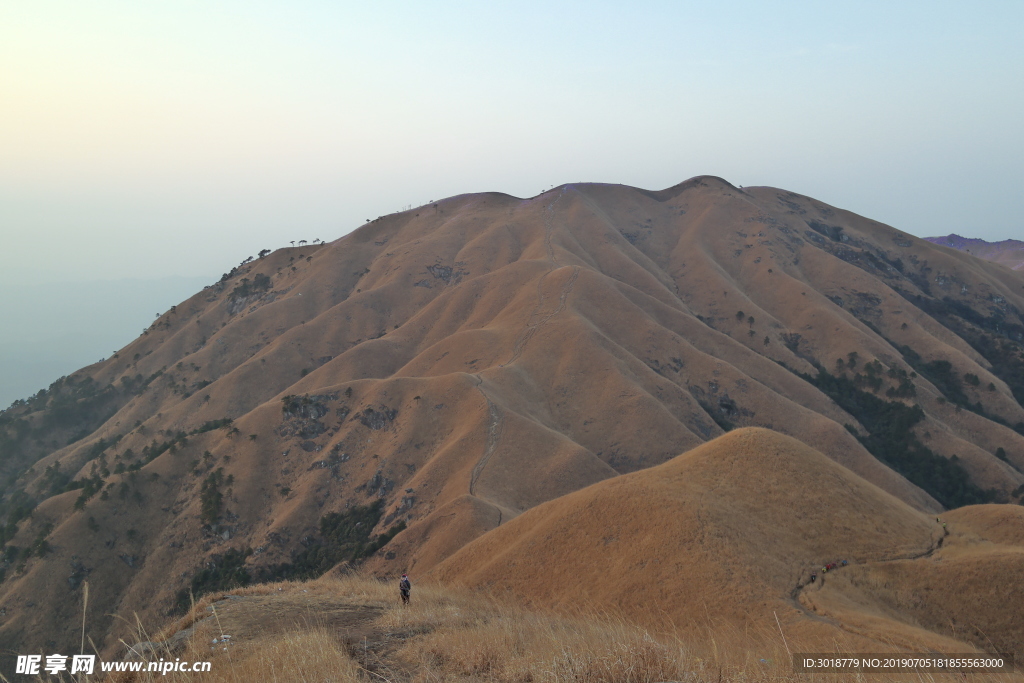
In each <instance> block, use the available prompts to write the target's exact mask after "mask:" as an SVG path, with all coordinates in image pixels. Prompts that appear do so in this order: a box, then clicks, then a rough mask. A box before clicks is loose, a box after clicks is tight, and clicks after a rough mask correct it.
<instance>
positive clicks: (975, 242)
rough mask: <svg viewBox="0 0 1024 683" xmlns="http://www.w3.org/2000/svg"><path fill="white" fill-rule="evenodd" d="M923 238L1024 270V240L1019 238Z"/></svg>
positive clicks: (949, 236)
mask: <svg viewBox="0 0 1024 683" xmlns="http://www.w3.org/2000/svg"><path fill="white" fill-rule="evenodd" d="M925 239H926V240H928V241H929V242H931V243H932V244H941V245H942V246H944V247H952V248H953V249H957V250H959V251H965V252H967V253H968V254H972V255H974V256H977V257H978V258H980V259H985V260H986V261H992V262H994V263H1001V264H1002V265H1004V266H1006V267H1007V268H1011V269H1013V270H1024V242H1021V241H1020V240H1003V241H1001V242H986V241H985V240H982V239H977V238H971V237H961V236H960V235H956V234H952V235H946V236H945V237H925Z"/></svg>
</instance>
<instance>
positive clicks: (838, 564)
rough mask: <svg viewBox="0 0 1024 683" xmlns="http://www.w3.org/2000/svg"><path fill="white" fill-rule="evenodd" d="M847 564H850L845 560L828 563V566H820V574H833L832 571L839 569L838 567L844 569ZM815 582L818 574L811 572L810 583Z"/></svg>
mask: <svg viewBox="0 0 1024 683" xmlns="http://www.w3.org/2000/svg"><path fill="white" fill-rule="evenodd" d="M848 564H850V563H849V562H848V561H847V560H838V561H837V562H829V563H828V564H825V565H822V567H821V573H822V574H828V573H829V572H833V571H835V570H837V569H839V568H840V567H845V566H846V565H848ZM817 580H818V572H811V583H814V582H815V581H817Z"/></svg>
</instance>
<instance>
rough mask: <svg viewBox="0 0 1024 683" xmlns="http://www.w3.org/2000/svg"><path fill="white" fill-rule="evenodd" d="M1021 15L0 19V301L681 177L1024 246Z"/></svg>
mask: <svg viewBox="0 0 1024 683" xmlns="http://www.w3.org/2000/svg"><path fill="white" fill-rule="evenodd" d="M1022 29H1024V3H1022V2H1019V1H1014V2H980V3H978V2H975V3H966V2H956V3H953V2H902V3H892V2H884V3H882V2H856V3H838V2H775V3H766V2H745V1H739V0H737V1H734V2H731V3H708V2H699V3H696V2H675V3H657V2H649V3H640V2H628V3H627V2H621V3H607V2H593V1H589V2H562V3H551V2H519V3H515V4H499V3H482V2H475V3H468V2H437V3H400V2H376V3H366V2H360V3H342V2H306V3H284V2H278V3H271V2H251V1H247V2H219V3H209V2H188V1H176V2H173V3H146V2H102V1H95V2H88V3H82V2H47V1H46V0H34V1H33V2H17V1H15V0H7V1H3V0H0V233H2V236H3V249H2V252H0V253H2V254H3V255H4V256H5V257H6V258H4V268H3V269H2V270H0V284H3V283H4V282H8V281H11V280H15V279H17V280H21V281H23V282H24V281H29V282H34V281H42V280H47V279H51V280H52V279H61V280H67V279H117V278H125V277H164V276H202V277H210V278H215V277H217V276H219V274H220V273H221V272H223V271H225V270H227V269H228V268H230V266H232V265H234V264H236V263H237V262H238V261H240V260H241V259H243V258H244V257H246V256H248V255H250V254H253V253H255V252H256V251H257V250H258V249H260V248H262V247H278V246H282V245H284V244H286V243H287V242H288V241H289V240H292V239H300V238H302V239H309V240H312V239H313V238H322V239H325V240H331V239H334V238H336V237H338V236H340V235H342V234H344V233H346V232H348V231H349V230H351V229H353V228H354V227H357V226H358V225H360V224H361V223H362V222H363V221H364V219H365V218H372V217H376V216H378V215H380V214H385V213H390V212H392V211H395V210H398V209H399V208H400V207H402V206H403V205H407V204H414V205H415V204H419V203H422V202H425V201H427V200H429V199H437V198H439V197H442V196H448V195H453V194H459V193H463V192H474V191H484V190H497V191H502V192H508V193H510V194H514V195H518V196H530V195H533V194H536V193H537V192H538V191H540V190H541V189H544V188H547V187H549V186H551V185H554V184H560V183H563V182H576V181H601V182H619V183H626V184H630V185H636V186H640V187H645V188H650V189H660V188H663V187H667V186H670V185H673V184H675V183H677V182H679V181H681V180H684V179H686V178H688V177H691V176H694V175H698V174H704V173H707V174H714V175H720V176H723V177H725V178H726V179H728V180H730V181H732V182H733V183H737V184H743V185H774V186H779V187H784V188H786V189H790V190H793V191H796V192H800V193H803V194H808V195H811V196H814V197H816V198H819V199H821V200H823V201H826V202H829V203H831V204H835V205H837V206H840V207H843V208H846V209H850V210H852V211H856V212H858V213H861V214H864V215H867V216H869V217H872V218H876V219H878V220H882V221H884V222H887V223H890V224H892V225H895V226H896V227H898V228H901V229H904V230H907V231H909V232H912V233H914V234H918V235H931V234H945V233H948V232H954V231H955V232H959V233H962V234H966V235H971V236H978V237H984V238H986V239H1002V238H1007V237H1018V238H1019V237H1022V236H1024V221H1022V219H1021V214H1022V204H1024V191H1022V184H1024V163H1022V159H1024V132H1022V127H1021V122H1022V121H1024V86H1022V84H1024V36H1022V32H1024V30H1022Z"/></svg>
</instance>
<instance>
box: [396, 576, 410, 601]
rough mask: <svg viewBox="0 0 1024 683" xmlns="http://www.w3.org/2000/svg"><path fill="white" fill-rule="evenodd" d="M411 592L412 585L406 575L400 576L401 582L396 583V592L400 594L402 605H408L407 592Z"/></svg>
mask: <svg viewBox="0 0 1024 683" xmlns="http://www.w3.org/2000/svg"><path fill="white" fill-rule="evenodd" d="M411 590H412V583H411V582H410V581H409V575H408V574H402V580H401V581H399V582H398V591H399V592H400V593H401V594H402V604H403V605H408V604H409V591H411Z"/></svg>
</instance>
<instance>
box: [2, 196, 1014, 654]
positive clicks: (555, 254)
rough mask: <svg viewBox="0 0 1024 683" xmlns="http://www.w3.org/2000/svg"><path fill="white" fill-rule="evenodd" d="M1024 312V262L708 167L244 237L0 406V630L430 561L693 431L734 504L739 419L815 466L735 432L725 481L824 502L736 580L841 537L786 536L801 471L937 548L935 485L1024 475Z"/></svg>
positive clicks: (793, 569)
mask: <svg viewBox="0 0 1024 683" xmlns="http://www.w3.org/2000/svg"><path fill="white" fill-rule="evenodd" d="M1022 311H1024V275H1022V274H1021V273H1019V272H1014V271H1012V270H1009V269H1006V268H1002V267H999V266H996V265H993V264H991V263H988V262H986V261H983V260H980V259H978V258H975V257H973V256H972V255H969V254H966V253H962V252H958V251H954V250H951V249H948V248H946V247H941V246H937V245H934V244H931V243H929V242H927V241H925V240H920V239H917V238H914V237H912V236H910V235H908V234H906V233H903V232H900V231H899V230H896V229H894V228H891V227H889V226H886V225H883V224H881V223H877V222H875V221H871V220H869V219H866V218H863V217H861V216H857V215H855V214H852V213H849V212H847V211H843V210H841V209H837V208H834V207H830V206H827V205H825V204H823V203H821V202H818V201H816V200H814V199H811V198H809V197H805V196H802V195H798V194H795V193H792V192H788V191H785V190H780V189H776V188H769V187H757V188H743V189H740V188H736V187H734V186H732V185H731V184H729V183H728V182H726V181H724V180H722V179H719V178H714V177H708V176H704V177H698V178H693V179H691V180H688V181H686V182H684V183H681V184H679V185H676V186H674V187H671V188H668V189H665V190H661V191H649V190H643V189H637V188H632V187H626V186H622V185H604V184H572V185H564V186H561V187H558V188H555V189H553V190H551V191H548V192H545V193H543V194H541V195H538V196H536V197H532V198H525V199H521V198H516V197H510V196H508V195H503V194H498V193H484V194H471V195H460V196H457V197H452V198H449V199H445V200H442V201H438V202H435V203H431V204H428V205H424V206H420V207H417V208H415V209H412V210H409V211H405V212H402V213H398V214H392V215H389V216H385V217H381V218H378V219H377V220H374V221H371V222H369V223H367V224H366V225H364V226H362V227H360V228H358V229H357V230H355V231H354V232H352V233H351V234H349V235H347V236H345V237H343V238H341V239H339V240H336V241H335V242H332V243H330V244H300V245H299V246H296V247H293V248H287V249H280V250H277V251H274V252H272V253H266V254H263V255H262V257H258V258H253V259H251V260H250V259H247V260H246V261H245V262H244V263H242V264H240V265H239V266H238V267H237V268H234V269H232V271H231V272H229V273H225V275H224V277H223V278H222V279H221V280H220V281H219V282H217V283H215V284H214V285H212V286H210V287H207V288H204V289H203V290H201V291H198V292H196V293H195V294H194V295H193V296H191V297H189V298H188V299H186V300H184V301H182V302H181V303H178V304H177V305H176V306H172V307H171V308H170V310H168V311H166V312H164V313H162V314H161V315H160V316H159V317H158V318H157V319H156V320H155V321H153V322H152V324H151V325H150V326H149V327H147V328H146V330H145V331H144V332H143V333H142V334H141V335H140V336H139V337H137V338H136V339H135V340H134V341H132V342H131V343H129V344H128V345H126V346H124V347H123V348H121V349H120V350H118V351H117V353H115V354H113V355H111V356H108V357H106V359H105V360H103V361H102V362H98V363H95V364H93V365H89V366H87V367H84V368H82V369H81V370H79V371H77V372H74V373H72V374H71V375H69V376H68V377H67V378H66V379H64V380H62V381H60V382H57V383H54V384H53V385H52V386H51V387H50V388H48V389H47V390H46V391H44V392H40V393H39V394H36V395H34V396H33V397H31V398H30V399H27V400H23V401H18V402H16V403H15V405H13V406H12V407H11V408H9V409H7V410H5V411H3V412H2V413H0V484H2V496H0V520H2V524H0V532H2V539H0V540H2V542H3V544H4V546H5V550H4V551H3V553H2V554H0V569H2V570H3V572H4V576H5V578H4V580H3V582H2V583H0V609H2V610H4V611H3V614H4V615H5V616H3V618H2V619H0V645H2V646H3V647H6V648H9V649H11V650H17V651H29V650H32V651H36V650H38V649H39V648H41V647H43V646H44V644H46V643H55V645H53V646H52V647H54V648H55V650H54V651H62V648H64V647H67V648H69V649H70V648H71V647H77V646H78V643H79V642H80V637H81V633H80V628H81V626H80V624H81V617H82V614H81V611H80V610H81V607H80V605H81V600H80V597H81V595H80V593H81V591H82V590H83V589H82V586H83V584H84V583H85V582H88V583H89V585H90V592H89V614H88V615H87V616H88V619H89V628H90V634H91V635H92V637H93V639H94V640H95V641H96V643H97V645H98V646H99V647H100V648H101V649H103V650H104V651H113V650H116V648H118V647H119V642H118V639H119V638H121V637H125V638H128V637H129V634H128V631H129V630H130V629H131V627H132V626H133V625H134V624H135V617H134V615H135V614H138V615H139V618H140V619H142V620H143V622H144V623H147V624H149V623H162V622H164V621H166V619H167V618H168V617H169V616H170V615H173V614H177V613H180V612H181V611H182V610H184V609H186V608H187V606H188V604H189V601H190V593H192V594H202V593H204V592H208V591H212V590H218V589H223V588H225V587H228V586H232V585H240V584H246V583H250V582H254V581H260V580H272V579H303V578H310V577H314V576H319V575H321V574H322V573H323V572H325V571H327V570H328V569H330V568H331V567H335V566H338V567H341V568H344V567H349V568H352V567H360V568H361V570H362V571H364V572H368V573H375V574H379V575H393V574H395V573H400V572H401V571H402V570H404V569H412V570H413V571H415V572H416V573H417V575H422V574H424V573H426V572H428V571H430V570H432V569H434V568H435V567H439V566H442V565H443V563H445V562H446V561H448V560H449V559H450V558H453V557H456V556H458V554H459V553H460V552H461V550H460V549H465V551H466V552H469V551H470V549H471V547H472V546H467V544H471V543H472V542H474V541H475V540H476V539H481V542H483V539H484V538H486V536H485V535H486V534H489V533H493V530H495V529H498V531H500V532H504V527H505V526H506V525H508V524H509V523H510V521H515V520H516V518H518V517H519V516H520V515H524V520H528V519H531V518H530V517H526V516H525V515H528V514H531V513H530V511H532V510H533V509H534V508H537V506H539V505H541V504H543V503H547V502H549V501H555V502H556V503H557V502H558V500H559V499H561V500H563V501H564V500H568V499H567V498H563V497H565V496H567V495H569V494H574V492H580V493H582V491H581V490H582V489H586V487H588V486H592V485H595V484H597V485H599V486H601V487H608V488H609V489H611V488H614V486H613V485H616V486H617V485H618V484H617V481H618V479H619V478H622V480H623V484H622V485H623V486H626V485H627V484H628V482H629V481H639V480H642V477H638V478H637V479H634V480H629V479H625V478H624V477H622V475H628V474H630V473H638V474H645V473H646V471H650V472H652V473H653V472H655V471H657V472H667V471H669V470H671V469H672V468H673V467H675V466H676V465H677V462H679V463H685V462H687V457H688V455H687V454H692V455H693V457H694V458H701V459H702V460H701V461H702V462H703V463H704V464H703V465H702V466H701V468H699V471H696V470H695V471H694V472H693V473H692V477H693V478H694V481H706V482H715V483H711V484H708V487H707V488H706V489H704V490H706V491H707V492H708V493H707V496H706V500H705V503H707V504H708V505H711V504H712V503H713V504H715V505H716V506H726V505H727V504H728V501H727V500H726V499H725V498H716V496H717V495H718V494H713V493H712V492H711V491H712V489H711V487H712V486H714V485H717V481H718V479H716V477H717V476H718V475H716V474H715V472H714V467H713V466H712V465H713V462H714V460H715V457H718V456H717V455H716V456H714V457H712V455H708V454H709V453H710V454H716V453H718V452H719V451H716V450H714V449H712V450H710V451H709V450H700V449H701V447H702V446H703V445H704V444H707V443H708V442H711V441H713V440H714V439H716V438H718V437H721V436H722V435H724V434H726V433H727V432H730V431H732V430H739V429H740V428H746V427H755V428H760V429H762V430H769V431H770V432H776V433H778V434H781V435H784V436H786V437H789V438H790V439H795V440H797V441H798V442H800V444H802V446H801V447H800V448H797V449H796V450H795V451H794V452H795V453H797V454H798V456H794V457H799V458H800V459H799V461H798V462H799V463H802V465H801V467H802V468H803V469H804V470H806V471H807V476H806V477H797V476H795V474H793V475H792V476H789V477H781V478H780V477H779V476H775V475H777V474H779V473H782V472H792V470H791V469H785V468H783V469H780V470H779V473H774V474H773V473H771V472H769V471H768V470H766V467H767V466H766V465H765V463H764V462H763V460H761V459H759V458H763V455H758V456H756V457H755V456H751V460H750V462H751V468H750V477H751V480H750V481H749V482H745V483H742V482H741V483H736V482H735V481H734V479H735V472H736V471H737V468H739V469H742V462H740V461H736V460H734V459H732V458H733V456H731V455H728V454H725V455H722V456H721V457H722V462H723V471H722V472H721V478H722V479H721V480H722V486H723V487H724V488H723V489H722V492H721V493H723V495H724V492H725V491H726V490H732V491H734V494H733V495H734V496H742V497H744V498H745V500H743V501H737V505H739V504H742V505H744V506H750V509H751V510H755V511H756V510H774V509H776V508H775V507H772V506H774V505H777V504H779V502H780V501H781V502H784V503H785V504H786V505H791V506H792V509H793V511H794V514H795V511H803V512H802V514H805V516H807V519H808V520H809V521H806V522H801V523H800V524H799V525H796V526H793V527H792V529H795V530H796V531H793V532H786V533H787V534H789V535H786V536H780V537H775V536H771V538H773V539H775V542H777V543H780V544H786V543H791V544H792V547H791V548H788V549H787V548H784V547H783V548H777V549H776V548H773V549H772V550H773V552H775V551H776V550H778V552H779V554H778V555H777V556H775V555H773V558H774V559H772V560H771V563H770V565H771V566H770V567H766V572H768V571H769V570H770V572H769V574H770V577H769V578H770V581H769V583H768V584H766V585H768V586H769V588H770V590H769V588H764V587H763V586H761V587H758V586H754V585H753V584H751V588H750V589H749V590H750V591H751V595H754V594H755V593H756V594H757V595H762V596H768V595H775V594H776V593H772V591H777V589H778V587H779V586H782V585H789V583H785V582H783V583H778V581H781V578H785V579H786V581H789V580H790V579H794V580H795V577H796V576H797V575H798V574H799V573H800V572H803V571H804V570H805V569H806V568H807V567H808V566H809V565H808V563H811V562H817V561H819V559H820V556H821V554H822V553H824V552H825V551H826V550H828V552H829V553H830V554H831V553H832V552H833V550H834V551H835V552H836V553H843V554H845V552H844V551H843V550H842V548H841V547H839V546H836V545H835V544H834V542H833V540H829V539H817V540H815V539H814V538H805V539H803V540H801V539H800V538H799V536H800V534H803V533H804V531H806V529H807V528H810V527H813V526H814V520H813V518H812V517H811V516H812V515H815V514H819V512H820V508H819V507H816V506H813V505H811V506H809V507H802V506H801V505H803V503H801V502H800V501H805V502H806V501H809V500H811V499H810V498H809V496H811V495H812V494H813V495H814V496H822V497H823V499H829V498H832V499H835V500H844V501H847V500H849V501H852V502H850V503H849V504H850V505H856V506H860V507H857V509H858V510H859V509H861V508H862V507H864V506H867V507H871V506H872V505H876V506H882V507H881V508H879V509H886V510H890V512H891V514H888V513H887V516H886V519H887V521H886V523H888V524H891V525H892V529H890V530H884V529H883V530H878V531H877V533H876V529H875V527H874V526H871V527H866V526H864V524H875V523H876V522H878V523H881V522H879V521H878V520H880V519H881V518H877V519H876V518H875V517H870V516H868V517H864V518H863V519H862V523H861V524H858V525H854V526H851V527H850V533H851V534H854V535H856V537H851V538H849V539H842V543H843V544H844V546H843V547H848V548H851V549H861V550H863V554H864V557H868V556H873V555H871V554H870V553H868V551H869V550H872V549H873V548H876V546H878V545H879V544H883V545H884V544H885V543H889V542H890V541H891V542H892V543H893V544H902V545H901V547H906V548H909V549H915V548H919V547H925V546H926V545H927V543H928V537H927V536H928V534H929V533H931V531H929V529H930V527H929V526H928V525H927V524H925V523H926V522H927V521H928V520H929V519H931V518H933V517H934V516H935V515H936V514H942V512H943V510H944V509H947V508H959V507H962V506H965V505H978V504H998V503H1013V504H1016V503H1019V502H1020V501H1021V500H1022V497H1024V474H1022V471H1024V408H1022V404H1024V348H1022V346H1021V342H1022V340H1024V319H1022V315H1024V314H1022ZM757 433H762V432H757ZM743 434H747V432H745V431H744V432H741V433H740V435H739V436H743ZM744 438H746V437H744ZM759 438H760V437H759ZM766 438H767V437H766ZM725 443H729V442H728V441H726V442H725ZM787 443H790V441H789V440H787ZM709 447H710V446H709ZM787 448H788V447H787ZM680 454H684V455H683V456H682V459H681V460H680V459H679V458H678V457H677V456H679V455H680ZM801 454H802V455H801ZM812 454H813V455H812ZM826 459H827V460H826ZM666 463H667V465H666V468H667V469H666V470H660V469H657V470H651V469H650V468H657V467H658V466H660V465H663V464H666ZM726 464H728V467H729V469H728V472H731V473H732V474H731V475H730V477H731V479H730V478H728V477H726V473H727V470H726V469H725V465H726ZM791 465H792V463H790V466H791ZM641 470H644V471H645V472H641ZM769 475H772V476H769ZM652 476H653V475H652ZM688 476H689V475H688ZM755 478H757V479H758V480H764V481H765V482H768V481H771V482H772V487H773V489H772V491H771V494H772V496H774V497H775V500H774V502H773V501H772V500H768V499H763V498H758V497H753V496H754V495H755V493H757V494H758V495H760V489H761V487H759V486H758V482H757V480H755ZM608 480H612V481H608ZM808 482H810V483H812V484H813V482H818V484H817V485H818V486H819V488H820V489H821V490H820V491H817V492H815V491H813V490H812V491H805V490H804V488H803V487H804V486H805V485H806V484H807V483H808ZM780 487H781V488H780ZM830 487H831V488H833V489H834V490H829V489H830ZM850 487H852V493H851V489H850ZM602 490H603V489H602ZM865 491H869V492H870V493H865ZM587 495H589V494H587ZM747 496H750V498H749V499H746V497H747ZM851 496H852V497H851ZM815 499H816V498H815ZM558 504H559V505H562V503H558ZM680 504H683V503H680ZM691 504H695V503H693V502H692V501H691V502H687V503H685V505H691ZM759 505H761V506H762V507H758V506H759ZM765 505H767V506H768V507H763V506H765ZM844 505H846V503H844ZM538 509H539V508H538ZM687 509H688V510H689V508H687ZM716 509H717V508H716ZM538 514H539V513H538ZM709 514H710V513H709ZM716 514H718V512H716ZM722 514H723V515H724V514H725V513H724V512H722ZM751 514H754V513H751ZM758 514H760V513H758ZM764 514H768V513H767V512H765V513H764ZM772 514H774V513H772ZM865 514H868V513H865ZM701 515H702V517H701V519H703V512H702V513H701ZM532 519H536V518H532ZM723 519H724V518H723ZM819 519H820V524H821V525H823V527H822V528H826V527H830V525H832V524H833V523H834V522H835V517H834V516H832V514H831V512H829V514H825V513H824V512H821V516H820V518H819ZM858 519H861V518H858ZM690 521H692V520H690ZM726 521H727V520H726ZM687 523H689V522H687ZM524 524H525V521H524ZM510 528H511V527H510ZM708 528H709V529H710V528H711V527H708ZM656 531H657V530H652V534H654V535H655V536H657V533H656ZM861 531H863V533H861ZM869 532H870V533H869ZM509 533H511V532H509ZM595 533H596V532H595ZM688 533H689V532H688ZM694 533H696V532H694ZM708 533H710V531H709V532H708ZM722 533H725V532H722ZM730 533H731V532H730ZM780 533H781V531H780ZM794 534H796V535H795V536H794ZM922 534H923V535H922ZM766 538H767V537H766ZM779 539H781V540H779ZM786 539H790V540H786ZM507 540H508V543H509V544H512V543H514V542H515V541H514V539H512V538H511V537H510V538H508V539H507ZM740 540H742V539H740ZM839 540H840V539H838V538H837V539H836V540H835V543H838V542H839ZM819 541H820V542H819ZM552 542H553V543H556V542H558V543H561V542H563V539H558V538H555V539H552ZM710 542H711V541H710V540H709V543H710ZM721 542H722V543H725V541H724V540H723V541H721ZM621 543H623V541H622V540H621V539H620V544H621ZM715 543H716V544H719V545H713V547H716V548H717V547H720V545H721V544H720V543H719V541H715ZM730 543H731V544H732V545H730V546H729V547H731V548H735V550H730V552H731V553H733V554H732V555H730V557H734V558H735V559H734V561H735V562H737V563H743V562H747V561H748V559H749V558H750V557H753V556H755V555H756V553H755V555H751V552H752V551H751V550H750V549H749V548H746V549H744V547H743V545H742V543H740V542H739V541H736V542H735V543H733V541H730ZM830 544H832V545H830ZM922 544H924V545H922ZM464 547H465V548H464ZM721 547H725V546H721ZM759 547H760V546H759ZM613 550H614V544H612V543H611V542H609V545H608V551H609V552H613ZM861 550H857V552H861ZM679 552H682V550H680V551H679ZM873 552H874V551H873V550H872V553H873ZM908 552H909V551H908ZM848 554H850V555H851V556H852V555H855V552H854V551H853V550H850V551H849V553H848ZM453 561H454V560H453ZM621 561H622V562H629V561H630V560H629V559H628V558H623V559H621ZM673 561H674V560H673ZM694 561H696V560H694ZM474 562H475V563H476V564H474V566H480V567H486V566H491V565H488V564H487V561H486V560H485V559H477V560H474ZM709 566H710V565H709ZM735 571H736V572H737V576H740V575H743V576H746V575H748V574H749V573H750V572H751V571H752V570H751V569H750V568H749V567H743V566H738V567H735ZM769 574H766V576H769ZM771 577H775V578H771ZM779 577H781V578H779ZM766 580H767V579H766ZM730 585H732V584H730ZM609 590H611V589H609ZM766 591H767V592H766ZM772 599H776V598H772ZM764 601H768V598H767V597H765V600H764ZM822 609H824V608H822ZM922 618H924V617H922Z"/></svg>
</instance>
